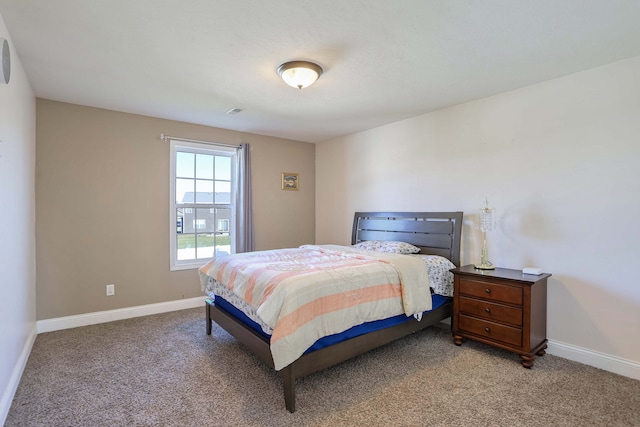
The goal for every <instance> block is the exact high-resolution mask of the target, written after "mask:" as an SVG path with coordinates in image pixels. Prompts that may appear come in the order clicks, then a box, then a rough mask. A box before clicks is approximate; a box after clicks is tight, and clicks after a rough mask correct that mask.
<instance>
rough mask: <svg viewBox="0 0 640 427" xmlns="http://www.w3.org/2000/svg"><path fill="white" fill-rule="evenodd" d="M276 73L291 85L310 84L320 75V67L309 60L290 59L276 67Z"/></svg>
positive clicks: (301, 85)
mask: <svg viewBox="0 0 640 427" xmlns="http://www.w3.org/2000/svg"><path fill="white" fill-rule="evenodd" d="M278 74H279V75H280V77H282V80H284V82H285V83H286V84H288V85H289V86H291V87H297V88H298V89H302V88H303V87H307V86H311V85H312V84H313V83H314V82H315V81H316V80H318V78H319V77H320V76H321V75H322V67H321V66H319V65H318V64H315V63H313V62H309V61H290V62H285V63H284V64H282V65H281V66H279V67H278Z"/></svg>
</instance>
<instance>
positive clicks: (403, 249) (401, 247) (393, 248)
mask: <svg viewBox="0 0 640 427" xmlns="http://www.w3.org/2000/svg"><path fill="white" fill-rule="evenodd" d="M353 247H354V248H356V249H363V250H365V251H376V252H387V253H391V254H417V253H418V252H420V248H418V247H415V246H413V245H411V244H409V243H406V242H395V241H391V240H368V241H366V242H360V243H356V244H355V245H353Z"/></svg>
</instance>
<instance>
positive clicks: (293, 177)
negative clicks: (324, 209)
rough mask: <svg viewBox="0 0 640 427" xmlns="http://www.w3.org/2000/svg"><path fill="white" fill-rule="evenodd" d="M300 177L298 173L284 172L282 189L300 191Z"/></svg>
mask: <svg viewBox="0 0 640 427" xmlns="http://www.w3.org/2000/svg"><path fill="white" fill-rule="evenodd" d="M299 185H300V177H299V176H298V174H297V173H292V172H282V189H283V190H293V191H298V188H299Z"/></svg>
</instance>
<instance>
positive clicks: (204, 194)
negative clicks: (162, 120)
mask: <svg viewBox="0 0 640 427" xmlns="http://www.w3.org/2000/svg"><path fill="white" fill-rule="evenodd" d="M173 155H174V156H175V158H174V161H175V166H174V169H175V174H174V176H173V177H172V178H173V180H174V186H173V187H174V193H175V201H174V212H175V217H174V219H175V225H176V228H175V230H176V231H175V242H174V243H173V244H174V246H173V247H174V248H175V251H176V252H175V254H174V255H175V257H174V259H175V261H176V262H177V263H180V262H188V261H198V262H201V263H202V262H203V261H204V260H206V259H208V258H212V257H213V256H215V255H221V254H230V253H232V242H231V239H232V233H233V226H232V221H231V220H232V218H233V212H234V204H233V201H232V194H233V191H232V189H233V185H234V183H233V179H232V177H233V161H232V160H233V158H234V156H235V152H225V151H219V150H216V149H212V148H211V146H204V147H197V148H196V147H193V146H189V147H180V146H176V147H175V150H174V152H173ZM172 240H173V239H172Z"/></svg>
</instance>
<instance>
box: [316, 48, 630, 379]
mask: <svg viewBox="0 0 640 427" xmlns="http://www.w3.org/2000/svg"><path fill="white" fill-rule="evenodd" d="M638 76H640V57H635V58H632V59H629V60H626V61H621V62H617V63H614V64H610V65H607V66H604V67H599V68H595V69H592V70H588V71H585V72H582V73H577V74H573V75H570V76H566V77H563V78H560V79H556V80H552V81H548V82H545V83H541V84H538V85H534V86H530V87H526V88H522V89H519V90H515V91H512V92H508V93H504V94H501V95H497V96H493V97H490V98H485V99H481V100H478V101H475V102H471V103H467V104H464V105H460V106H456V107H453V108H450V109H446V110H441V111H437V112H435V113H432V114H427V115H423V116H420V117H416V118H413V119H409V120H405V121H401V122H397V123H393V124H390V125H387V126H384V127H380V128H377V129H372V130H369V131H366V132H361V133H358V134H355V135H352V136H348V137H343V138H337V139H334V140H331V141H327V142H323V143H320V144H318V145H317V147H316V167H317V175H316V181H317V189H316V206H317V209H316V218H317V221H316V241H317V243H318V244H322V243H328V242H331V243H343V244H344V243H348V242H349V237H350V229H351V222H352V217H353V212H354V211H358V210H362V211H367V210H374V211H375V210H385V211H386V210H399V211H402V210H406V211H411V210H426V211H442V210H447V211H448V210H462V211H464V213H465V221H464V226H463V254H462V260H463V263H464V264H470V263H476V262H479V258H480V245H481V243H482V240H481V235H480V232H479V230H478V229H477V228H476V224H477V213H478V210H479V208H480V207H482V206H483V202H484V199H485V196H487V197H488V198H489V201H490V202H491V205H492V206H494V207H496V208H497V214H498V228H497V230H496V231H495V232H491V233H489V235H488V244H489V253H490V259H491V260H492V261H493V262H494V264H496V265H498V266H502V267H509V268H515V269H520V268H522V267H525V266H537V267H541V268H543V269H544V271H547V272H550V273H552V274H553V277H552V278H551V280H550V283H549V285H550V286H549V298H548V308H549V310H548V336H549V338H550V339H551V340H554V341H555V343H557V344H566V345H567V346H565V347H564V348H566V349H568V351H572V350H571V346H573V347H575V349H576V354H577V353H579V352H580V351H581V350H580V349H588V350H590V351H594V352H600V353H604V354H606V355H612V356H615V357H617V358H619V359H618V360H622V359H624V360H630V361H632V362H633V363H635V365H633V363H632V364H631V365H629V366H635V368H632V369H635V372H636V375H638V377H640V369H639V368H640V340H638V339H635V338H633V337H632V336H634V337H635V335H634V333H635V332H631V331H638V330H640V286H638V274H637V272H636V271H635V265H636V263H637V262H638V261H637V258H638V253H639V251H638V249H637V248H638V242H640V221H639V220H638V218H640V197H639V196H638V195H639V194H640V80H639V78H638ZM630 334H631V335H630ZM556 348H559V346H556ZM622 363H624V362H622Z"/></svg>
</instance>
